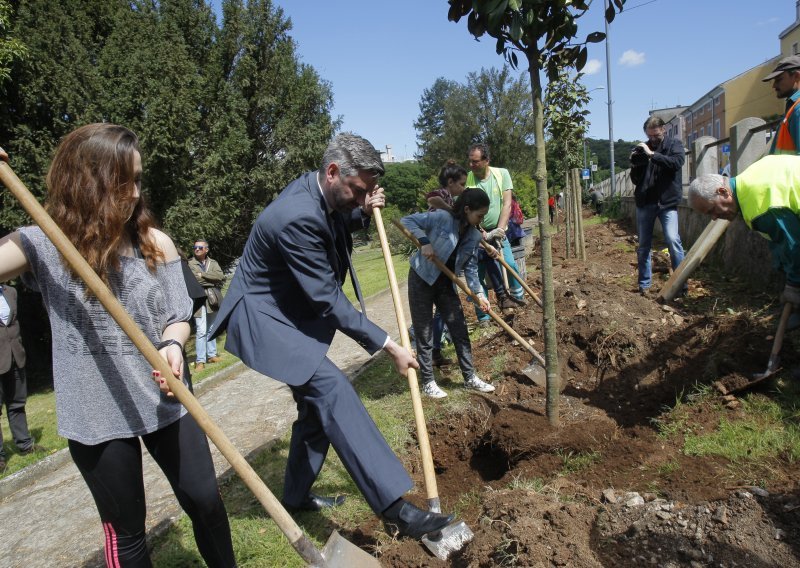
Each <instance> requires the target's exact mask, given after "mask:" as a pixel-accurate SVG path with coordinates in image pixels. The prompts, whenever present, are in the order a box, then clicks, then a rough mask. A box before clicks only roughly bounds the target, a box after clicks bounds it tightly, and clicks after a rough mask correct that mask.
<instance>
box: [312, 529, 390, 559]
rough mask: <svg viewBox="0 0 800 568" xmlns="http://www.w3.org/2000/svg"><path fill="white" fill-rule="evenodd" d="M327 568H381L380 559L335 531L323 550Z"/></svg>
mask: <svg viewBox="0 0 800 568" xmlns="http://www.w3.org/2000/svg"><path fill="white" fill-rule="evenodd" d="M322 556H323V558H325V566H328V567H330V568H362V567H363V568H380V566H381V563H380V562H378V559H377V558H375V557H374V556H372V555H370V554H369V553H367V552H366V551H364V550H361V549H360V548H358V547H357V546H356V545H355V544H353V543H352V542H350V541H348V540H347V539H346V538H344V537H343V536H342V535H340V534H339V532H338V531H333V532H332V533H331V536H330V537H328V542H326V543H325V548H323V549H322Z"/></svg>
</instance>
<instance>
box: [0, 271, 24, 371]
mask: <svg viewBox="0 0 800 568" xmlns="http://www.w3.org/2000/svg"><path fill="white" fill-rule="evenodd" d="M2 293H3V296H5V299H6V302H8V307H9V309H10V310H11V313H10V315H9V316H8V323H6V324H3V322H2V320H0V373H7V372H8V371H9V369H11V363H16V365H17V367H19V368H20V369H21V368H23V367H24V366H25V348H24V347H22V337H21V336H20V333H19V322H18V321H17V291H16V290H15V289H14V288H12V287H11V286H2Z"/></svg>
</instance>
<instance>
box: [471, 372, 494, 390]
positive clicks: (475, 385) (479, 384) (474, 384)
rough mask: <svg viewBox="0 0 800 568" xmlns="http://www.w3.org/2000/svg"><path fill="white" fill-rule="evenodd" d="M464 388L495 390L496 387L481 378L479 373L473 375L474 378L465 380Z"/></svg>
mask: <svg viewBox="0 0 800 568" xmlns="http://www.w3.org/2000/svg"><path fill="white" fill-rule="evenodd" d="M464 388H466V389H469V390H476V391H478V392H494V387H493V386H492V385H490V384H489V383H485V382H483V381H482V380H480V379H479V378H478V375H472V378H470V379H468V380H466V381H464Z"/></svg>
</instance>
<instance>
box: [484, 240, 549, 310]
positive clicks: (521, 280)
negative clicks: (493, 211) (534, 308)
mask: <svg viewBox="0 0 800 568" xmlns="http://www.w3.org/2000/svg"><path fill="white" fill-rule="evenodd" d="M481 246H482V247H483V248H484V249H486V251H489V248H490V247H491V248H494V247H492V246H491V245H490V244H489V243H487V242H486V240H485V239H481ZM497 260H498V261H499V262H500V264H502V265H503V268H505V269H506V270H507V271H508V272H510V273H511V276H513V277H514V278H516V279H517V282H519V283H520V284H521V285H522V287H523V288H524V289H525V291H526V292H527V293H528V294H529V295H530V297H531V298H533V301H534V302H536V304H537V305H538V306H539V307H540V308H541V307H542V300H541V299H540V298H539V296H537V295H536V292H534V291H533V290H532V289H531V287H530V286H528V283H527V282H525V279H524V278H522V277H520V275H519V274H518V273H517V271H516V270H514V269H513V268H512V267H511V265H510V264H508V263H507V262H506V259H504V258H503V253H502V252H500V257H499V258H498V259H497ZM507 287H508V283H506V288H507Z"/></svg>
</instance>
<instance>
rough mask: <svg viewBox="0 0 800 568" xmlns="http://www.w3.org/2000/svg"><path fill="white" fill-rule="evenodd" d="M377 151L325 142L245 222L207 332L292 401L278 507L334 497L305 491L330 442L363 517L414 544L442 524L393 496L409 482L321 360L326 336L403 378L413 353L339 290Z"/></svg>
mask: <svg viewBox="0 0 800 568" xmlns="http://www.w3.org/2000/svg"><path fill="white" fill-rule="evenodd" d="M383 173H384V167H383V163H382V162H381V159H380V154H379V153H378V152H377V151H376V150H375V148H373V147H372V145H371V144H370V143H369V142H368V141H367V140H365V139H363V138H361V137H359V136H356V135H354V134H349V133H345V134H340V135H338V136H336V137H335V138H334V139H333V140H332V141H331V143H330V144H329V146H328V148H327V149H326V150H325V153H324V155H323V158H322V166H321V167H320V168H319V170H318V171H312V172H307V173H305V174H303V175H302V176H301V177H300V178H299V179H297V180H295V181H293V182H292V183H290V184H289V185H288V186H286V188H285V189H284V190H283V191H282V192H281V194H280V195H279V196H278V197H277V198H276V199H275V200H274V201H273V202H272V203H270V205H269V206H268V207H267V208H266V209H264V211H262V213H261V214H260V215H259V217H258V219H257V220H256V223H255V225H254V226H253V229H252V230H251V232H250V236H249V238H248V240H247V244H246V245H245V248H244V252H243V254H242V257H241V260H240V262H239V266H238V268H237V270H236V273H235V275H234V277H233V280H232V281H231V285H230V288H229V289H228V294H227V295H226V296H225V299H224V300H223V302H222V306H221V307H220V310H219V313H218V314H217V319H216V322H215V323H214V325H213V326H212V332H211V333H212V335H218V334H219V333H220V332H221V331H222V330H224V329H227V332H228V336H227V340H226V343H225V348H226V349H227V350H228V351H230V352H231V353H234V354H235V355H237V356H238V357H239V358H241V360H242V361H243V362H244V363H245V365H247V366H248V367H250V368H251V369H254V370H256V371H258V372H259V373H262V374H264V375H268V376H270V377H272V378H274V379H277V380H279V381H281V382H283V383H286V384H287V385H289V387H290V388H291V390H292V394H293V396H294V399H295V401H296V403H297V410H298V417H297V421H296V422H295V423H294V425H293V426H292V437H291V442H290V446H289V458H288V463H287V465H286V472H285V481H284V492H283V499H282V502H283V504H284V505H285V506H286V508H287V509H289V510H290V511H296V510H319V509H321V508H323V507H331V506H336V505H339V504H341V503H342V502H343V501H344V497H342V496H337V497H324V496H320V495H315V494H314V493H312V492H311V487H312V485H313V484H314V481H315V480H316V478H317V476H318V474H319V472H320V470H321V468H322V465H323V463H324V461H325V457H326V455H327V452H328V448H329V447H330V446H331V445H333V447H334V449H335V450H336V453H337V454H338V455H339V457H340V458H341V460H342V463H343V464H344V466H345V467H346V468H347V471H348V472H349V473H350V475H351V477H352V478H353V480H354V481H355V483H356V485H357V486H358V488H359V490H360V491H361V493H362V494H363V495H364V498H365V499H366V501H367V503H368V504H369V506H370V507H371V508H372V510H373V511H374V512H375V513H376V514H377V515H379V516H380V517H381V518H382V519H383V520H384V522H385V525H386V528H387V530H388V531H389V532H390V533H394V534H396V535H403V536H410V537H412V538H421V537H422V536H423V535H425V534H427V533H430V532H435V531H438V530H440V529H442V528H443V527H444V526H445V525H447V524H448V523H449V522H450V521H451V520H452V519H453V517H452V516H451V515H441V514H438V513H432V512H427V511H423V510H421V509H418V508H417V507H415V506H414V505H413V504H411V503H409V502H408V501H406V500H405V499H403V498H402V496H403V495H404V494H405V493H406V492H407V491H408V490H409V489H411V487H412V483H411V479H410V478H409V476H408V474H407V473H406V471H405V469H404V468H403V466H402V464H401V463H400V460H399V459H398V458H397V456H395V454H394V453H393V452H392V450H391V448H389V446H388V444H387V443H386V440H385V439H384V438H383V436H382V434H381V433H380V431H379V430H378V428H377V427H376V426H375V423H374V422H373V421H372V418H371V417H370V416H369V414H368V413H367V410H366V408H364V405H363V403H362V402H361V399H359V397H358V394H357V393H356V391H355V389H353V386H352V385H351V384H350V381H349V380H348V378H347V377H346V376H345V375H344V373H342V371H341V370H339V369H338V368H337V367H336V365H334V364H333V362H331V361H330V359H328V357H327V356H326V355H327V352H328V348H329V347H330V344H331V341H332V340H333V336H334V334H335V333H336V330H340V331H341V332H343V333H345V334H346V335H348V336H349V337H351V338H352V339H354V340H355V341H356V342H358V344H359V345H361V346H362V347H363V348H364V349H366V350H367V351H368V352H369V353H376V352H377V351H379V350H381V349H383V350H384V351H386V352H387V353H388V355H389V356H390V357H391V358H392V360H393V362H394V364H395V367H396V368H397V370H398V371H399V372H400V373H401V374H403V375H405V374H406V373H407V371H408V368H409V367H414V368H418V367H419V365H418V364H417V362H416V360H415V359H414V356H413V355H412V354H411V353H410V352H409V351H408V350H407V349H405V348H403V347H401V346H399V345H398V344H397V343H395V342H394V341H392V339H391V338H390V337H389V336H388V334H387V333H386V332H385V331H383V330H382V329H381V328H380V327H378V326H377V325H375V324H374V323H372V322H371V321H369V320H368V319H367V317H366V315H364V314H363V313H361V312H359V311H358V310H356V309H355V308H354V307H353V305H352V304H351V303H350V301H349V300H348V299H347V297H346V296H345V295H344V292H343V291H342V285H343V283H344V281H345V277H346V275H347V272H348V271H349V272H350V274H351V279H352V280H353V284H354V287H355V288H356V293H357V294H358V295H359V296H360V290H359V288H358V285H357V280H356V279H355V272H354V271H353V269H352V264H351V263H350V252H351V250H352V238H351V235H350V232H351V231H352V230H355V229H358V228H363V227H366V226H367V225H368V223H369V218H370V216H371V214H372V210H373V209H374V208H376V207H383V206H384V204H385V199H384V193H383V188H381V187H379V184H378V178H379V177H380V176H381V175H382V174H383Z"/></svg>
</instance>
